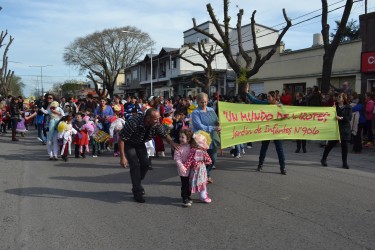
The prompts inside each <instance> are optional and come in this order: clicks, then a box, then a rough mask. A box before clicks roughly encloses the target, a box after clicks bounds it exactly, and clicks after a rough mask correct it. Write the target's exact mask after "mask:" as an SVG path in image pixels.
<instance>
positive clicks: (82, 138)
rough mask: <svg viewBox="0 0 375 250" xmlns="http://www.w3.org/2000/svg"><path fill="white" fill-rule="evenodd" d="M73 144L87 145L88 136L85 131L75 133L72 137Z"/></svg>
mask: <svg viewBox="0 0 375 250" xmlns="http://www.w3.org/2000/svg"><path fill="white" fill-rule="evenodd" d="M74 144H75V145H80V146H86V145H88V144H89V136H88V133H87V130H86V129H83V130H81V131H77V134H76V135H75V136H74Z"/></svg>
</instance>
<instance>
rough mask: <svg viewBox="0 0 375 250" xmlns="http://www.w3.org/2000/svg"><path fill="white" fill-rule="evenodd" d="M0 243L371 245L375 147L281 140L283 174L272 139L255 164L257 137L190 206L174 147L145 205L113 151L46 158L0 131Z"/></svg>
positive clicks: (159, 164) (155, 174)
mask: <svg viewBox="0 0 375 250" xmlns="http://www.w3.org/2000/svg"><path fill="white" fill-rule="evenodd" d="M0 148H1V149H0V217H1V221H0V249H37V250H43V249H375V163H374V162H375V149H374V148H370V149H369V148H366V149H364V151H363V153H362V154H353V153H350V155H349V161H348V163H349V166H350V167H351V168H350V169H349V170H345V169H342V168H341V151H340V147H339V146H338V147H336V148H334V149H333V151H332V152H331V154H330V155H329V157H328V167H322V166H321V165H320V162H319V160H320V158H321V155H322V152H323V149H322V148H320V147H319V144H318V143H317V142H308V145H307V150H308V152H307V153H306V154H304V153H299V154H296V153H295V152H294V150H295V143H294V142H292V141H285V142H284V150H285V155H286V161H287V175H286V176H282V175H281V174H280V173H279V167H278V160H277V155H276V150H275V147H274V145H273V143H271V144H270V147H269V150H268V155H267V158H266V162H265V164H264V169H263V171H262V172H256V171H255V169H256V166H257V159H258V154H259V149H260V143H259V142H258V143H254V147H253V148H252V149H245V150H246V154H245V155H243V156H242V157H241V158H240V159H234V158H233V157H231V156H230V155H229V150H228V149H224V150H223V155H222V156H219V157H218V161H217V163H216V167H217V168H216V170H214V171H213V173H212V177H213V179H214V183H213V184H210V185H209V186H208V192H209V195H210V197H211V198H212V200H213V202H212V203H211V204H203V203H199V201H198V200H197V198H198V197H197V196H193V198H195V199H196V200H195V202H194V204H193V206H192V207H190V208H184V207H182V205H181V198H180V180H179V177H178V176H177V171H176V167H175V164H174V161H173V160H171V156H170V152H169V149H168V151H167V152H166V154H167V157H165V158H159V159H155V160H154V161H153V168H154V169H153V170H150V171H149V172H148V174H147V176H146V179H145V181H144V188H145V190H146V196H145V198H146V203H144V204H140V203H136V202H134V201H133V200H132V194H131V181H130V176H129V170H128V169H123V168H121V167H120V166H119V158H115V157H113V152H105V153H104V155H103V156H101V157H98V158H93V157H91V155H89V156H88V157H87V158H86V159H75V158H74V157H73V158H72V156H71V158H70V159H69V162H67V163H65V162H63V161H62V160H59V161H49V160H48V156H47V154H46V148H45V146H43V145H42V144H41V143H40V142H38V141H37V140H36V133H35V131H30V132H29V133H28V134H27V135H26V137H25V138H20V141H19V142H16V143H14V142H11V138H10V135H9V134H7V135H5V136H4V135H1V136H0Z"/></svg>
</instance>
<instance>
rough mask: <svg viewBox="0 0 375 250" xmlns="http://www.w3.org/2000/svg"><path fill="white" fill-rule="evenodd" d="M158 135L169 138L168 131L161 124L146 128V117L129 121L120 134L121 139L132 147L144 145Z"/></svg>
mask: <svg viewBox="0 0 375 250" xmlns="http://www.w3.org/2000/svg"><path fill="white" fill-rule="evenodd" d="M156 135H159V136H160V137H163V138H165V137H167V135H168V131H167V130H166V129H165V127H164V126H163V125H161V124H158V125H156V126H153V127H146V126H145V115H139V116H137V117H133V118H131V119H129V120H128V121H127V122H126V123H125V125H124V127H123V129H122V130H121V132H120V137H121V139H122V140H123V141H124V142H126V143H129V144H132V145H142V144H144V143H145V142H147V141H149V140H151V139H152V138H154V137H155V136H156Z"/></svg>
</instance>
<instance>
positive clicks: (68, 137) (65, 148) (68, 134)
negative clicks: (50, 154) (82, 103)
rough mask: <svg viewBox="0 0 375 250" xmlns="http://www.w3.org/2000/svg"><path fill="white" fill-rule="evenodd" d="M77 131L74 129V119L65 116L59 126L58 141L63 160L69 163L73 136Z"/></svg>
mask: <svg viewBox="0 0 375 250" xmlns="http://www.w3.org/2000/svg"><path fill="white" fill-rule="evenodd" d="M76 133H77V131H76V130H75V129H73V127H72V117H71V116H70V115H67V116H63V117H62V118H61V119H60V122H59V124H58V125H57V140H58V141H59V142H60V145H61V153H60V154H61V158H62V159H63V160H64V161H65V162H66V161H68V154H71V144H72V135H73V134H76Z"/></svg>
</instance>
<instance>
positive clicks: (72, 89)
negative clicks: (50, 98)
mask: <svg viewBox="0 0 375 250" xmlns="http://www.w3.org/2000/svg"><path fill="white" fill-rule="evenodd" d="M81 89H82V85H81V84H79V83H78V81H75V80H70V81H65V82H64V84H63V85H61V93H62V96H66V95H73V96H76V95H77V92H78V91H79V90H81Z"/></svg>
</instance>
